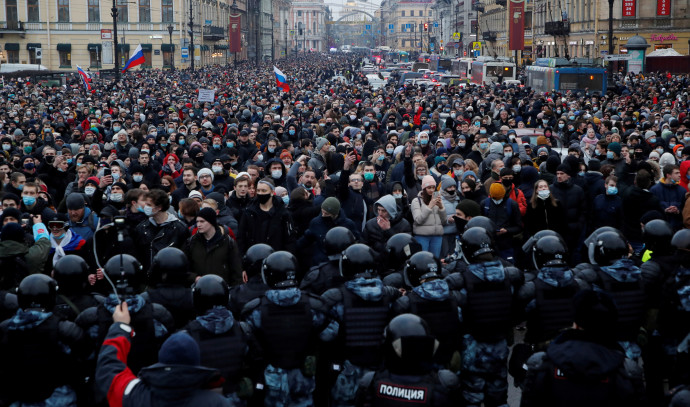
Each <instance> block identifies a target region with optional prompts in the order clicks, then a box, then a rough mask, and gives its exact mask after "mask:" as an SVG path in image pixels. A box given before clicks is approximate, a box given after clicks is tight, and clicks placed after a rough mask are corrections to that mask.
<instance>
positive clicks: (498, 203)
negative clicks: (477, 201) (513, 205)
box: [491, 198, 503, 205]
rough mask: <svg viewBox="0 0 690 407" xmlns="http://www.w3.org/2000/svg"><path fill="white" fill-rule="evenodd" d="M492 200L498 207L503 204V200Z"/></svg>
mask: <svg viewBox="0 0 690 407" xmlns="http://www.w3.org/2000/svg"><path fill="white" fill-rule="evenodd" d="M491 200H492V201H494V203H495V204H496V205H500V204H501V202H503V198H501V199H493V198H491Z"/></svg>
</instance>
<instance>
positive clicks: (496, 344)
mask: <svg viewBox="0 0 690 407" xmlns="http://www.w3.org/2000/svg"><path fill="white" fill-rule="evenodd" d="M474 219H476V218H473V219H472V220H474ZM460 245H461V247H462V252H463V257H464V259H465V260H466V261H467V264H466V266H465V267H462V268H461V269H464V270H463V271H462V272H458V273H453V274H452V275H450V276H448V278H447V281H448V283H449V286H450V288H451V289H453V290H463V289H464V291H463V292H464V293H465V295H464V296H463V297H461V302H460V306H461V307H462V315H463V323H464V325H465V332H466V333H465V335H464V336H463V339H462V345H461V346H462V348H461V349H462V352H463V360H462V366H461V375H460V380H461V386H462V389H463V398H464V399H465V403H466V404H467V405H470V406H479V405H480V404H482V403H484V405H485V406H501V405H505V404H506V402H507V397H508V373H507V364H508V353H509V348H508V346H509V345H510V344H512V341H513V326H514V323H515V322H516V319H517V318H516V315H515V314H514V310H516V308H517V307H516V304H517V302H516V295H515V294H514V293H517V291H518V290H519V288H520V286H521V284H522V282H523V276H522V273H521V272H520V270H518V269H517V268H515V267H512V266H506V265H505V264H504V261H502V259H501V258H500V257H498V256H497V255H496V250H495V247H494V240H493V238H492V236H491V234H490V232H488V231H487V230H486V229H484V228H482V227H478V226H474V227H471V228H469V229H467V230H465V232H464V233H463V234H462V236H461V238H460ZM458 263H460V261H459V262H458Z"/></svg>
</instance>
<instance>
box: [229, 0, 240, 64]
mask: <svg viewBox="0 0 690 407" xmlns="http://www.w3.org/2000/svg"><path fill="white" fill-rule="evenodd" d="M230 10H232V15H233V16H236V15H237V0H232V6H230ZM233 18H234V17H233ZM238 35H239V33H238ZM233 54H235V62H234V65H235V66H237V51H235V52H233Z"/></svg>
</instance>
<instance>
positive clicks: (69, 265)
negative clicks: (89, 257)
mask: <svg viewBox="0 0 690 407" xmlns="http://www.w3.org/2000/svg"><path fill="white" fill-rule="evenodd" d="M53 278H55V281H56V282H57V284H59V285H60V292H61V293H63V294H67V295H71V294H82V293H84V289H85V288H86V283H87V281H88V278H89V265H88V264H86V260H84V259H83V258H81V257H79V256H76V255H74V254H68V255H67V256H65V257H63V258H61V259H60V260H58V261H57V263H55V266H53Z"/></svg>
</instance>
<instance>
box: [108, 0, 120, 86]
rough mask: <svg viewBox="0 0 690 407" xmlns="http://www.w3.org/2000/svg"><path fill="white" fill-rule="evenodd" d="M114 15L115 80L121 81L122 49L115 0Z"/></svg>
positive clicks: (111, 12) (112, 12)
mask: <svg viewBox="0 0 690 407" xmlns="http://www.w3.org/2000/svg"><path fill="white" fill-rule="evenodd" d="M110 15H112V16H113V43H114V44H115V80H116V81H120V50H119V49H118V48H119V47H118V44H117V5H116V4H115V0H113V8H112V9H110Z"/></svg>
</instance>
